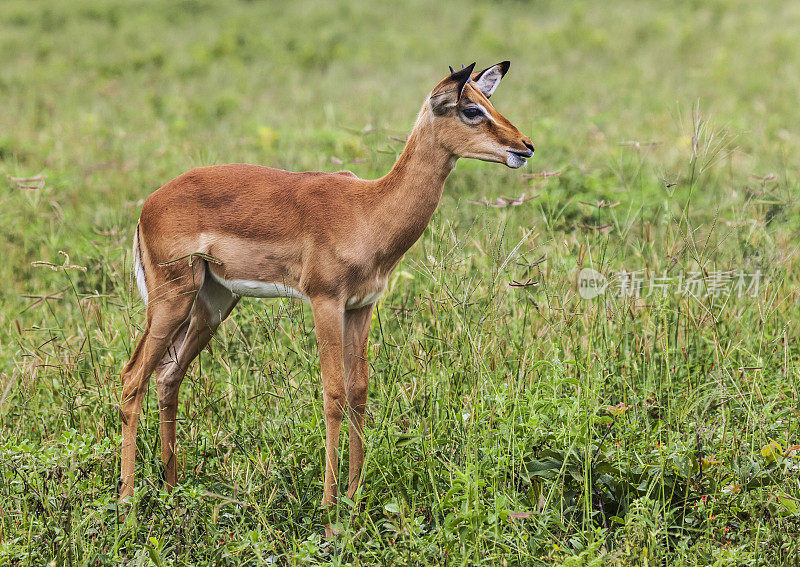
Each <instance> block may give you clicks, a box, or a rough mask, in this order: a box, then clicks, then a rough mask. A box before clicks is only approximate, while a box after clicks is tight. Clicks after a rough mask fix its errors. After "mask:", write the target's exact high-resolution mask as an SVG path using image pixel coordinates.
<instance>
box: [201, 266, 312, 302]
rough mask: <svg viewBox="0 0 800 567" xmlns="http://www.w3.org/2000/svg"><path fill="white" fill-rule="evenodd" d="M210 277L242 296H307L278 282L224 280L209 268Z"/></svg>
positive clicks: (301, 297) (300, 297) (302, 297)
mask: <svg viewBox="0 0 800 567" xmlns="http://www.w3.org/2000/svg"><path fill="white" fill-rule="evenodd" d="M209 272H210V273H211V277H212V278H214V280H215V281H216V282H217V283H218V284H220V285H221V286H222V287H225V288H227V289H228V290H229V291H230V292H231V293H235V294H236V295H239V296H242V297H261V298H265V299H267V298H276V297H294V298H297V299H305V300H306V301H307V300H308V298H307V297H306V296H305V295H303V294H302V293H300V292H299V291H297V290H296V289H294V288H293V287H290V286H288V285H283V284H279V283H268V282H259V281H250V280H225V279H222V278H221V277H219V276H218V275H217V274H215V273H214V272H213V271H211V270H209Z"/></svg>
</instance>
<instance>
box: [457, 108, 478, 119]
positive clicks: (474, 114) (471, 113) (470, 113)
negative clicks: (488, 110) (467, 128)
mask: <svg viewBox="0 0 800 567" xmlns="http://www.w3.org/2000/svg"><path fill="white" fill-rule="evenodd" d="M462 112H463V113H464V116H466V117H467V118H469V119H470V120H474V119H476V118H478V117H480V116H483V111H481V109H479V108H474V107H472V108H465V109H464V110H462Z"/></svg>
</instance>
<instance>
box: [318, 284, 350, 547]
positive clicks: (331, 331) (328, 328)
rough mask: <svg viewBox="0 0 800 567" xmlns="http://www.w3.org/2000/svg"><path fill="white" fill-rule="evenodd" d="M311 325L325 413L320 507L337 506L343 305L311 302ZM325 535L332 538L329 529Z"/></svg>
mask: <svg viewBox="0 0 800 567" xmlns="http://www.w3.org/2000/svg"><path fill="white" fill-rule="evenodd" d="M311 309H312V311H313V312H314V326H315V327H316V332H317V345H318V347H319V361H320V369H321V370H322V395H323V407H324V412H325V493H324V494H323V497H322V505H323V506H326V507H327V506H331V505H333V504H335V503H336V492H337V471H338V468H337V466H338V460H337V457H336V452H337V450H338V448H339V429H340V428H341V425H342V416H343V415H344V405H345V386H344V377H343V375H342V322H343V317H344V305H343V304H342V302H341V301H335V300H330V299H316V300H315V299H312V300H311ZM325 531H326V534H327V535H329V536H330V535H331V530H330V527H329V526H326V528H325Z"/></svg>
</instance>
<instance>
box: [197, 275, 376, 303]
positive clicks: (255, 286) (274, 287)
mask: <svg viewBox="0 0 800 567" xmlns="http://www.w3.org/2000/svg"><path fill="white" fill-rule="evenodd" d="M209 271H210V270H209ZM211 277H213V278H214V280H215V281H216V282H217V283H218V284H220V285H221V286H223V287H225V288H227V289H228V290H229V291H230V292H231V293H235V294H236V295H239V296H242V297H261V298H264V299H268V298H276V297H293V298H296V299H302V300H304V301H308V298H307V297H306V296H305V295H303V294H302V293H300V292H299V291H297V290H296V289H294V288H293V287H290V286H287V285H283V284H279V283H266V282H259V281H250V280H224V279H222V278H220V277H219V276H218V275H216V274H215V273H214V272H211ZM383 291H384V290H380V291H376V292H373V293H370V294H368V295H365V296H364V297H358V296H354V297H351V298H349V299H348V300H347V302H346V303H345V309H359V308H361V307H364V306H365V305H369V304H370V303H375V302H376V301H378V298H379V297H380V296H381V294H382V293H383Z"/></svg>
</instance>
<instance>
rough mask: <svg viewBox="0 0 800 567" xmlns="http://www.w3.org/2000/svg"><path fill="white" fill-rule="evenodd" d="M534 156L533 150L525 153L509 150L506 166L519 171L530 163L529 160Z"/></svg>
mask: <svg viewBox="0 0 800 567" xmlns="http://www.w3.org/2000/svg"><path fill="white" fill-rule="evenodd" d="M531 156H533V150H528V151H525V152H518V151H516V150H509V151H508V157H507V158H506V165H508V167H511V168H514V169H517V168H518V167H522V166H523V165H525V164H526V163H528V158H529V157H531Z"/></svg>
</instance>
